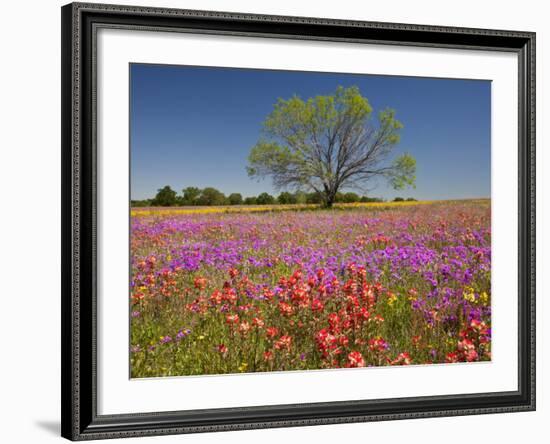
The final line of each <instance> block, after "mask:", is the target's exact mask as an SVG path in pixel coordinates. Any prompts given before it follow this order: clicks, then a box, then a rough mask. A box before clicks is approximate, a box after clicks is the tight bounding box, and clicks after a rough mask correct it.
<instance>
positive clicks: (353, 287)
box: [130, 200, 491, 378]
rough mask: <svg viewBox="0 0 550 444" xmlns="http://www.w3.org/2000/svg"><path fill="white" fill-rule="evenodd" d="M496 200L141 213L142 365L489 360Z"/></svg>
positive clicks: (134, 295)
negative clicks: (493, 205) (324, 208)
mask: <svg viewBox="0 0 550 444" xmlns="http://www.w3.org/2000/svg"><path fill="white" fill-rule="evenodd" d="M490 209H491V205H490V200H469V201H468V200H465V201H447V202H445V201H442V202H428V203H426V202H423V203H415V204H406V205H392V204H385V205H380V204H372V205H371V204H364V205H353V206H347V207H346V206H342V207H340V208H335V209H332V210H319V209H316V210H314V209H311V208H300V209H293V208H291V207H287V208H284V209H281V210H279V211H269V208H266V207H264V208H263V210H262V211H260V210H258V211H250V210H248V211H244V210H243V211H239V210H238V209H233V210H231V211H223V210H219V211H201V209H196V210H194V211H193V210H179V212H178V210H173V211H162V210H159V211H156V210H154V209H147V210H142V211H139V210H137V209H136V210H135V211H134V210H132V215H131V283H130V316H131V329H130V335H131V337H130V346H131V349H130V361H131V376H132V377H133V378H142V377H152V376H177V375H204V374H223V373H239V372H259V371H284V370H308V369H326V368H343V367H366V366H381V365H407V364H417V365H418V364H430V363H454V362H472V361H488V360H490V359H491V352H490V345H491V228H490V221H491V213H490Z"/></svg>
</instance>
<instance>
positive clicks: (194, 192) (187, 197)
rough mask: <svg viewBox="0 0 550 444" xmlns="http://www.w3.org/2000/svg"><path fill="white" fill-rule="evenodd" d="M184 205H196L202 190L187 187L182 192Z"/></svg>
mask: <svg viewBox="0 0 550 444" xmlns="http://www.w3.org/2000/svg"><path fill="white" fill-rule="evenodd" d="M182 193H183V203H184V205H196V204H197V199H198V198H199V196H200V194H201V190H200V188H197V187H187V188H184V189H183V190H182Z"/></svg>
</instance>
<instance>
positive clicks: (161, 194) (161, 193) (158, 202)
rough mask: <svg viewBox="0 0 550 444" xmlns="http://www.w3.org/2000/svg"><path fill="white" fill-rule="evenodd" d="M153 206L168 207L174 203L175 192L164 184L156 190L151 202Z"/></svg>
mask: <svg viewBox="0 0 550 444" xmlns="http://www.w3.org/2000/svg"><path fill="white" fill-rule="evenodd" d="M151 204H152V205H154V206H159V207H169V206H172V205H175V204H176V192H175V191H174V190H173V189H172V188H170V186H169V185H166V186H165V187H163V188H160V189H159V190H157V195H156V196H155V198H154V199H153V200H152V202H151Z"/></svg>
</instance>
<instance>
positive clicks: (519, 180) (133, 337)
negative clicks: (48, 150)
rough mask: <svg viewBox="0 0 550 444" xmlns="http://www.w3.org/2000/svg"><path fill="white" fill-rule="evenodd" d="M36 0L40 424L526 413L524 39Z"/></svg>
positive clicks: (195, 425)
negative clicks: (54, 220) (43, 268)
mask: <svg viewBox="0 0 550 444" xmlns="http://www.w3.org/2000/svg"><path fill="white" fill-rule="evenodd" d="M61 13H62V128H61V130H62V208H63V214H62V223H63V225H62V258H63V260H62V435H63V436H64V437H66V438H68V439H71V440H84V439H102V438H119V437H136V436H147V435H162V434H177V433H194V432H206V431H223V430H238V429H252V428H269V427H289V426H302V425H316V424H333V423H344V422H360V421H378V420H390V419H405V418H426V417H434V416H459V415H472V414H484V413H500V412H517V411H527V410H534V409H535V34H534V33H529V32H519V31H502V30H487V29H466V28H448V27H439V26H426V25H409V24H395V23H374V22H359V21H351V20H349V21H348V20H345V21H344V20H333V19H323V18H306V17H281V16H263V15H251V14H236V13H225V12H210V11H190V10H176V9H160V8H146V7H131V6H117V5H101V4H84V3H82V4H80V3H72V4H69V5H66V6H64V7H63V8H62V10H61ZM428 20H429V18H427V19H426V21H428ZM457 421H459V419H457Z"/></svg>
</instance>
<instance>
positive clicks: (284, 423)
mask: <svg viewBox="0 0 550 444" xmlns="http://www.w3.org/2000/svg"><path fill="white" fill-rule="evenodd" d="M61 15H62V33H61V47H62V62H61V71H62V79H61V82H62V88H61V90H62V96H61V101H62V127H61V134H62V193H61V198H62V227H61V229H62V247H61V249H62V276H61V280H62V307H61V308H62V328H61V337H62V436H64V437H65V438H68V439H71V440H85V439H101V438H120V437H135V436H148V435H163V434H177V433H193V432H209V431H223V430H239V429H253V428H268V427H289V426H304V425H316V424H334V423H348V422H361V421H379V420H394V419H408V418H425V417H435V416H454V415H473V414H485V413H501V412H518V411H528V410H534V409H535V33H532V32H518V31H502V30H487V29H467V28H451V27H440V26H424V25H409V24H396V23H378V22H360V21H351V20H333V19H321V18H305V17H282V16H266V15H252V14H236V13H225V12H211V11H191V10H177V9H162V8H147V7H132V6H117V5H103V4H85V3H72V4H68V5H66V6H64V7H62V10H61ZM100 27H106V28H109V27H116V28H125V29H129V30H132V29H134V30H137V29H144V28H146V29H147V30H152V31H154V30H160V31H172V32H200V33H209V34H222V35H229V34H230V35H243V36H261V37H265V38H287V39H288V38H290V39H310V40H319V41H340V42H353V43H376V44H391V45H410V46H424V47H436V48H460V49H468V50H486V51H507V52H512V53H515V54H516V55H517V57H518V65H519V75H518V79H519V137H518V156H519V183H518V193H519V208H518V214H519V233H518V245H519V268H518V277H519V286H518V306H519V319H518V321H519V322H518V344H519V347H518V363H519V369H518V376H519V381H518V390H517V391H510V392H494V393H493V392H492V393H472V394H466V395H450V396H447V395H445V396H428V397H414V398H392V399H383V400H365V401H339V402H326V403H309V404H297V405H275V406H259V407H242V408H220V409H209V410H193V411H189V410H188V411H171V412H151V413H144V414H119V415H108V416H104V415H103V416H101V415H98V414H97V380H96V356H95V353H96V322H97V313H96V257H97V256H96V249H97V245H96V237H95V235H96V214H97V204H96V202H97V201H96V175H97V164H96V158H95V156H96V136H95V122H96V100H95V97H96V90H95V88H96V86H95V50H96V46H95V45H96V42H95V39H96V31H97V29H98V28H100Z"/></svg>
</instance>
